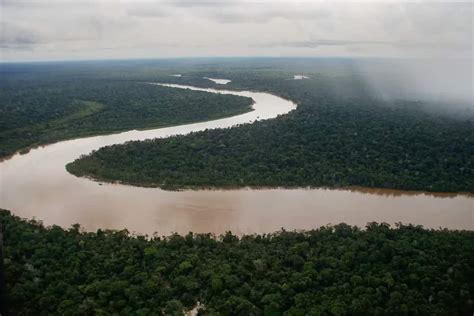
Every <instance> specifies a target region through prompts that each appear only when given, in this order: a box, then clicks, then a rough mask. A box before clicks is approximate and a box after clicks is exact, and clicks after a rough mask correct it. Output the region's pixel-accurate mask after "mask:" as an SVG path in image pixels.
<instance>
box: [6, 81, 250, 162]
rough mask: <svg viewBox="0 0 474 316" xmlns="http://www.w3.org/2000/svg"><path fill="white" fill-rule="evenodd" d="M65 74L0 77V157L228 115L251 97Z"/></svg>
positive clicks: (238, 110) (239, 110)
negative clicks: (75, 140)
mask: <svg viewBox="0 0 474 316" xmlns="http://www.w3.org/2000/svg"><path fill="white" fill-rule="evenodd" d="M58 76H59V74H58ZM67 78H68V79H67V80H64V78H62V77H58V78H53V79H49V80H43V78H42V77H41V76H37V75H35V76H32V78H28V80H22V79H21V78H17V79H16V80H15V77H13V79H10V80H9V81H7V82H2V81H0V88H1V89H0V158H1V157H5V156H8V155H11V154H12V153H14V152H16V151H18V150H20V149H26V148H28V147H31V146H35V145H40V144H48V143H52V142H56V141H59V140H64V139H68V138H74V137H79V136H90V135H98V134H108V133H115V132H119V131H127V130H132V129H137V128H157V127H164V126H170V125H179V124H184V123H191V122H199V121H206V120H213V119H217V118H221V117H227V116H233V115H237V114H241V113H244V112H248V111H250V110H251V104H252V100H251V99H250V98H244V97H239V96H233V95H216V94H211V93H207V92H201V91H191V90H178V89H172V88H167V87H162V86H156V85H149V84H146V83H144V82H134V81H119V80H117V79H115V80H106V79H100V78H97V75H95V76H94V75H90V78H82V79H74V76H71V77H67Z"/></svg>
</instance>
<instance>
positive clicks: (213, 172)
mask: <svg viewBox="0 0 474 316" xmlns="http://www.w3.org/2000/svg"><path fill="white" fill-rule="evenodd" d="M325 71H326V72H322V73H317V72H314V73H305V74H306V75H308V76H309V79H305V80H291V79H290V78H291V76H290V74H291V72H288V70H282V71H274V70H273V71H268V70H265V69H258V70H248V69H243V70H242V69H241V70H238V69H237V70H236V69H231V70H220V71H212V69H211V70H208V72H205V71H199V70H197V71H195V72H194V73H190V74H184V75H183V76H182V77H181V78H172V79H171V80H172V81H173V82H177V83H185V84H193V85H199V86H206V87H207V86H213V87H217V86H215V85H213V84H212V83H211V82H209V81H208V80H203V79H202V77H203V76H205V75H207V76H211V77H213V76H214V77H217V78H229V79H232V82H231V83H229V84H227V85H226V86H225V88H226V89H254V90H260V91H267V92H271V93H274V94H277V95H279V96H282V97H284V98H287V99H290V100H292V101H294V102H296V103H297V104H298V108H297V109H296V110H295V111H292V112H291V113H289V114H288V115H284V116H280V117H279V118H277V119H274V120H269V121H261V122H257V123H254V124H251V125H242V126H240V127H238V128H230V129H224V130H207V131H204V132H198V133H193V134H191V135H186V136H176V137H171V138H168V139H156V140H148V141H144V142H129V143H127V144H125V145H114V146H110V147H106V148H102V149H100V150H98V151H96V152H94V153H93V154H92V155H89V156H86V157H82V158H81V159H78V160H76V161H75V162H73V163H71V164H69V165H68V166H67V169H68V171H69V172H71V173H73V174H75V175H78V176H84V175H87V176H91V177H95V178H97V179H100V180H109V181H122V182H124V183H129V184H134V185H141V186H159V187H162V188H165V189H179V188H202V187H224V188H235V187H245V186H255V187H258V186H272V187H274V186H283V187H306V186H310V187H321V186H322V187H350V186H365V187H379V188H392V189H403V190H424V191H434V192H474V165H473V164H474V120H473V117H474V116H473V115H472V111H470V110H469V109H466V110H465V112H461V111H453V112H450V111H449V109H450V108H449V104H439V103H437V102H428V101H419V100H418V101H417V100H414V101H407V100H402V99H400V100H396V99H384V98H383V97H382V96H380V95H378V94H377V91H374V90H373V89H371V87H369V86H368V85H366V84H365V83H364V81H363V80H362V78H361V77H360V76H359V75H357V73H356V72H354V71H348V70H347V69H346V71H334V72H333V73H331V72H329V71H327V70H325ZM171 80H170V81H171ZM447 109H448V110H447Z"/></svg>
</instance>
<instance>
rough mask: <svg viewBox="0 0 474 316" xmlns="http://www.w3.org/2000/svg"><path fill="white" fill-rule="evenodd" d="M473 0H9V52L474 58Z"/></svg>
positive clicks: (4, 24)
mask: <svg viewBox="0 0 474 316" xmlns="http://www.w3.org/2000/svg"><path fill="white" fill-rule="evenodd" d="M472 10H473V5H472V4H471V3H439V2H437V3H433V2H417V3H413V2H399V3H395V2H393V1H392V2H385V3H377V4H375V3H371V2H369V3H365V2H357V3H356V2H340V1H335V2H330V3H325V2H311V1H307V2H283V1H258V2H255V1H219V2H217V1H204V2H203V1H151V0H148V1H147V0H144V1H140V2H132V1H112V0H105V1H101V0H97V1H93V0H61V1H59V0H28V1H22V0H2V2H1V10H0V12H1V16H0V20H1V21H0V25H1V33H0V43H1V44H0V48H1V55H0V58H1V60H2V61H27V60H55V59H109V58H162V57H193V56H350V57H361V56H362V57H367V56H377V57H404V58H406V57H429V58H443V57H445V56H447V57H450V58H470V57H468V56H470V55H471V54H472V36H473V32H472V28H473V25H472V24H473V23H472V19H473V18H472V17H473V12H472Z"/></svg>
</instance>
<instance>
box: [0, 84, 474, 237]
mask: <svg viewBox="0 0 474 316" xmlns="http://www.w3.org/2000/svg"><path fill="white" fill-rule="evenodd" d="M166 86H169V87H173V88H190V89H194V90H202V91H207V92H211V93H224V94H235V95H240V96H246V97H251V98H252V99H253V100H254V101H255V104H254V105H253V107H254V111H252V112H249V113H246V114H243V115H238V116H234V117H230V118H225V119H219V120H214V121H209V122H202V123H196V124H187V125H180V126H174V127H169V128H160V129H153V130H144V131H137V130H133V131H129V132H124V133H119V134H113V135H106V136H96V137H87V138H80V139H75V140H69V141H63V142H58V143H56V144H53V145H49V146H46V147H42V148H37V149H34V150H31V151H30V152H29V153H28V154H26V155H15V156H14V157H12V158H11V159H9V160H6V161H3V162H1V163H0V207H2V208H6V209H10V210H12V212H13V213H14V214H16V215H18V216H21V217H26V218H36V219H39V220H42V221H43V222H44V223H45V224H47V225H52V224H56V225H60V226H63V227H69V226H70V225H72V224H75V223H79V224H81V226H82V227H83V228H84V229H86V230H90V231H94V230H96V229H98V228H102V229H105V228H111V229H123V228H126V229H128V230H129V231H131V232H136V233H140V234H152V233H154V232H157V233H158V234H160V235H162V234H170V233H172V232H178V233H187V232H189V231H193V232H213V233H217V234H218V233H223V232H225V231H227V230H231V231H232V232H234V233H237V234H244V233H263V232H272V231H275V230H278V229H280V228H282V227H284V228H285V229H288V230H289V229H311V228H316V227H319V226H321V225H326V224H328V223H333V224H334V223H340V222H346V223H348V224H353V225H360V226H364V225H365V224H366V223H367V222H370V221H378V222H387V223H395V222H403V223H413V224H420V225H423V226H425V227H433V228H438V227H447V228H452V229H471V230H472V229H474V198H472V197H469V196H465V195H457V196H436V195H427V194H423V193H420V194H412V193H407V194H404V193H403V192H399V191H383V190H358V191H351V190H326V189H311V190H310V189H262V190H251V189H241V190H228V191H222V190H214V191H210V190H207V191H183V192H170V191H164V190H161V189H157V188H140V187H133V186H126V185H119V184H107V183H103V184H101V185H100V184H99V183H97V182H94V181H91V180H88V179H85V178H77V177H75V176H73V175H71V174H69V173H68V172H67V171H66V169H65V165H66V164H67V163H69V162H71V161H73V160H74V159H76V158H78V157H79V156H80V155H82V154H87V153H89V152H91V151H92V150H94V149H98V148H100V147H103V146H107V145H112V144H117V143H123V142H126V141H130V140H144V139H149V138H156V137H167V136H170V135H175V134H187V133H190V132H192V131H200V130H204V129H206V128H223V127H230V126H235V125H237V124H243V123H250V122H253V121H255V120H264V119H270V118H274V117H276V116H278V115H284V114H286V113H288V112H289V111H291V110H293V109H295V108H296V105H295V104H294V103H292V102H291V101H288V100H285V99H282V98H280V97H277V96H274V95H271V94H268V93H260V92H250V91H242V92H235V91H224V90H213V89H200V88H194V87H187V86H181V85H166Z"/></svg>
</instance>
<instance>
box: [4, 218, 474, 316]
mask: <svg viewBox="0 0 474 316" xmlns="http://www.w3.org/2000/svg"><path fill="white" fill-rule="evenodd" d="M0 223H1V224H2V226H3V230H4V246H5V248H4V251H5V266H6V276H7V289H8V293H9V305H10V309H11V312H12V314H13V315H17V314H19V315H54V314H57V315H73V314H82V315H91V314H95V315H109V314H121V315H161V314H162V313H163V312H164V313H165V314H167V315H182V311H183V309H191V308H193V307H194V306H196V304H197V303H198V302H200V303H201V304H202V305H203V306H204V309H203V310H201V311H200V314H202V315H283V314H285V315H367V314H370V315H382V314H384V315H386V314H391V315H395V314H396V315H414V314H418V315H470V314H472V312H473V311H474V301H473V298H474V294H473V293H474V232H472V231H450V230H446V229H443V230H427V229H423V228H422V227H420V226H412V225H401V224H399V225H397V227H395V228H393V227H390V226H389V225H388V224H384V223H381V224H377V223H369V224H368V225H367V226H366V228H365V229H364V230H361V229H359V228H357V227H351V226H348V225H346V224H339V225H335V226H325V227H321V228H318V229H315V230H310V231H304V232H295V231H293V232H290V231H284V230H282V231H279V232H276V233H273V234H265V235H245V236H241V237H238V236H235V235H233V234H231V233H230V232H228V233H226V234H225V235H222V236H219V237H214V236H212V235H211V234H192V233H189V234H188V235H185V236H180V235H176V234H175V235H171V236H167V237H156V236H155V237H153V238H146V237H144V236H133V235H131V234H129V232H128V231H126V230H122V231H110V230H98V231H97V232H94V233H92V232H83V231H82V230H81V228H80V226H79V225H73V226H72V227H71V228H70V229H63V228H61V227H58V226H51V227H45V226H43V225H42V224H41V222H38V221H35V220H30V221H26V220H22V219H20V218H18V217H16V216H13V215H11V214H10V212H9V211H5V210H1V211H0Z"/></svg>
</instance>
